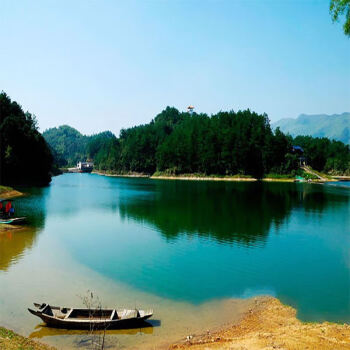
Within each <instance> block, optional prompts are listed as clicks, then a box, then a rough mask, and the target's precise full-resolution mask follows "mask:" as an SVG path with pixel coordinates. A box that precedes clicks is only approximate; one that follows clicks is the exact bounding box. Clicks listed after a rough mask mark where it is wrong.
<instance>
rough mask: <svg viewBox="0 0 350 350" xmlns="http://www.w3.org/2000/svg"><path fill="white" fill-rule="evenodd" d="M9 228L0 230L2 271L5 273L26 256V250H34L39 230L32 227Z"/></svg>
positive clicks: (0, 264) (0, 263) (0, 265)
mask: <svg viewBox="0 0 350 350" xmlns="http://www.w3.org/2000/svg"><path fill="white" fill-rule="evenodd" d="M2 226H5V225H2ZM9 226H10V225H6V227H1V228H0V270H3V271H7V270H8V269H9V267H10V266H11V265H12V264H14V263H16V262H17V261H18V260H19V259H21V257H23V255H25V251H26V250H28V249H31V248H32V246H33V244H34V242H35V238H36V233H37V230H36V229H35V228H32V227H24V228H13V227H9Z"/></svg>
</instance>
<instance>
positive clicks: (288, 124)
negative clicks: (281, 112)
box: [272, 113, 350, 145]
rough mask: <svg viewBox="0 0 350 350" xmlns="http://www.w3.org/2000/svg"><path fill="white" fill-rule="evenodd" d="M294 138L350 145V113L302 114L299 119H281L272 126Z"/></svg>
mask: <svg viewBox="0 0 350 350" xmlns="http://www.w3.org/2000/svg"><path fill="white" fill-rule="evenodd" d="M272 127H273V128H276V127H279V128H280V129H281V131H283V132H284V133H289V134H291V135H292V136H297V135H309V136H313V137H327V138H329V139H334V140H338V141H342V142H343V143H345V144H348V145H349V144H350V113H342V114H333V115H327V114H313V115H308V114H301V115H300V116H299V117H298V118H296V119H292V118H286V119H281V120H279V121H277V122H275V123H273V124H272Z"/></svg>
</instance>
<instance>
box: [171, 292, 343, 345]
mask: <svg viewBox="0 0 350 350" xmlns="http://www.w3.org/2000/svg"><path fill="white" fill-rule="evenodd" d="M170 349H172V350H174V349H183V350H184V349H191V350H214V349H215V350H217V349H222V350H263V349H264V350H273V349H285V350H301V349H321V350H338V349H339V350H341V349H343V350H344V349H350V325H347V324H344V325H342V324H334V323H329V322H324V323H303V322H301V321H299V320H298V319H297V318H296V310H295V309H293V308H292V307H289V306H286V305H283V304H281V302H280V301H279V300H277V299H275V298H272V297H271V298H270V297H264V298H256V299H255V305H254V307H252V309H250V310H249V311H248V312H247V314H246V315H245V316H244V317H243V319H242V321H241V322H240V323H239V324H237V325H228V326H226V327H223V328H222V329H221V330H218V331H216V332H213V333H211V332H207V333H206V334H202V335H198V336H187V337H186V338H185V339H183V340H181V341H180V342H179V343H177V344H174V345H172V346H171V347H170Z"/></svg>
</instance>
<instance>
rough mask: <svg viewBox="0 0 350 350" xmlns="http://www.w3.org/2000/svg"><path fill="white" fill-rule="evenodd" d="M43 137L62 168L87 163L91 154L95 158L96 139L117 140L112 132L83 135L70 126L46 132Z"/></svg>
mask: <svg viewBox="0 0 350 350" xmlns="http://www.w3.org/2000/svg"><path fill="white" fill-rule="evenodd" d="M43 136H44V138H45V140H46V141H47V143H48V144H49V145H50V147H51V148H52V152H53V155H54V159H55V162H56V163H57V164H58V165H59V166H61V167H65V166H75V165H76V163H77V162H78V161H85V160H86V159H87V158H90V155H89V153H90V152H91V153H92V154H93V156H95V153H94V152H95V151H94V148H93V144H94V142H95V141H94V140H95V139H96V138H97V139H99V138H102V139H103V140H107V139H109V138H115V136H114V135H113V134H112V133H111V132H110V131H105V132H103V133H100V134H96V135H92V136H86V135H82V134H81V133H80V132H79V131H78V130H76V129H74V128H72V127H70V126H68V125H62V126H59V127H58V128H51V129H48V130H45V131H44V132H43Z"/></svg>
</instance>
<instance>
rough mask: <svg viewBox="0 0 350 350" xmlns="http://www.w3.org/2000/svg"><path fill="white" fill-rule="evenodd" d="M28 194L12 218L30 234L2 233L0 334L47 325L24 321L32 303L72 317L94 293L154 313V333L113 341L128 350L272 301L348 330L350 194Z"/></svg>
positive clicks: (80, 180)
mask: <svg viewBox="0 0 350 350" xmlns="http://www.w3.org/2000/svg"><path fill="white" fill-rule="evenodd" d="M27 191H29V192H30V193H31V196H28V197H25V198H22V199H19V200H18V201H17V204H16V207H17V211H18V212H20V213H21V214H24V215H28V216H29V222H30V225H29V227H27V228H25V229H24V230H23V231H18V232H16V231H15V230H13V229H10V230H7V231H4V232H2V233H0V286H1V288H0V310H1V311H0V323H3V324H4V323H6V325H8V326H12V328H15V329H18V330H19V331H22V333H25V334H30V333H32V336H34V337H35V336H36V335H35V334H36V333H35V331H34V327H35V326H36V325H37V324H38V323H39V322H38V321H37V320H35V319H33V316H29V315H25V316H23V315H22V313H23V312H25V310H24V308H25V306H28V303H30V302H32V301H34V300H38V299H40V300H39V301H41V300H42V299H45V301H46V300H48V301H50V302H55V303H64V302H65V303H68V304H69V305H70V304H71V302H69V301H72V300H73V301H75V302H76V301H77V300H78V299H77V294H79V293H80V292H81V293H83V292H84V291H85V290H86V289H91V290H94V291H97V292H98V293H99V295H100V297H101V299H102V300H104V301H105V302H106V303H107V304H117V305H120V303H121V302H124V303H126V304H129V305H131V304H137V305H138V306H145V307H146V306H147V307H153V308H154V309H155V311H156V314H155V319H156V320H155V321H153V324H152V323H151V325H153V326H154V327H153V328H152V331H151V330H149V331H145V330H140V332H138V335H134V334H127V335H126V336H121V335H120V334H119V333H118V334H116V335H115V337H116V338H117V339H118V342H119V343H120V342H121V343H120V344H121V345H122V346H125V347H132V346H134V345H135V344H136V343H137V342H142V343H143V342H144V339H146V338H145V337H149V338H152V337H153V338H155V339H157V341H158V342H162V341H163V338H162V332H165V330H168V331H169V330H170V329H179V328H181V327H180V324H182V323H184V322H185V321H184V320H186V319H188V320H190V322H192V323H195V324H196V323H197V324H198V328H200V327H205V326H206V325H205V324H203V325H202V323H201V322H204V321H205V320H207V322H208V324H209V326H210V325H211V324H212V323H213V324H217V321H214V320H212V318H211V316H210V314H211V313H212V310H213V308H215V307H217V305H218V304H219V303H222V302H224V301H226V300H227V299H228V298H248V297H251V296H255V295H273V296H275V297H278V298H279V299H281V300H282V301H283V302H285V303H287V304H290V305H292V306H294V307H296V308H297V310H298V317H299V318H301V319H302V320H306V321H323V320H328V321H334V322H344V321H347V322H349V321H350V249H349V247H350V215H349V214H350V186H349V184H346V183H343V184H337V185H334V184H326V185H313V184H307V183H306V184H305V183H303V184H294V183H231V182H203V181H198V182H196V181H167V180H151V179H134V178H112V177H104V176H99V175H93V174H66V175H62V176H59V177H55V178H54V180H53V182H52V184H51V186H50V187H47V188H43V189H27ZM242 303H243V302H242ZM145 304H146V305H145ZM221 305H226V304H221ZM131 307H134V305H132V306H131ZM22 308H23V309H22ZM234 308H236V309H237V315H238V314H239V311H238V310H239V305H238V304H237V305H235V306H234ZM223 309H227V305H226V306H223ZM23 310H24V311H23ZM157 310H158V311H159V312H158V314H157ZM186 312H188V314H186ZM196 314H197V316H196ZM186 315H187V316H186ZM200 318H201V319H202V320H199V319H200ZM224 318H225V317H223V319H224ZM167 327H168V328H167ZM183 327H184V329H183V332H186V331H187V330H189V329H190V328H189V327H190V326H189V325H188V326H186V327H187V328H186V327H185V326H183ZM33 331H34V332H33ZM42 332H43V334H42V337H43V339H44V341H47V342H50V343H53V344H55V345H57V344H63V345H65V346H68V347H69V344H71V342H75V343H77V342H78V340H77V337H75V338H74V341H73V340H72V339H70V338H69V335H67V333H60V332H56V333H54V332H53V333H52V334H50V332H49V331H42ZM39 335H40V332H39ZM141 335H142V337H143V338H142V337H141ZM179 335H180V333H179ZM39 337H40V336H39ZM138 337H139V338H138ZM157 337H158V338H157ZM123 339H124V340H123ZM147 339H148V338H147Z"/></svg>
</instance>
